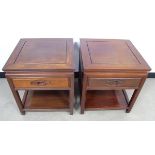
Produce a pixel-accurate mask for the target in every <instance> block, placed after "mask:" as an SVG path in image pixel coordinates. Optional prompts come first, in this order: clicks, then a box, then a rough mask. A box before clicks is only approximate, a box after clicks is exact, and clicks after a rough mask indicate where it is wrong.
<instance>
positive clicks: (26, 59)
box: [3, 38, 74, 72]
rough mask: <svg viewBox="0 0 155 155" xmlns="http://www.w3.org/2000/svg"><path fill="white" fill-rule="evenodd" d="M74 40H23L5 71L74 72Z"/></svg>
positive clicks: (9, 60)
mask: <svg viewBox="0 0 155 155" xmlns="http://www.w3.org/2000/svg"><path fill="white" fill-rule="evenodd" d="M73 68H74V63H73V40H72V39H50V38H49V39H21V40H20V41H19V43H18V44H17V46H16V48H15V49H14V51H13V53H12V55H11V56H10V58H9V59H8V61H7V63H6V64H5V66H4V67H3V70H4V71H13V70H14V71H15V70H16V71H27V70H28V71H30V70H35V71H36V70H41V71H46V70H49V71H50V72H52V71H73Z"/></svg>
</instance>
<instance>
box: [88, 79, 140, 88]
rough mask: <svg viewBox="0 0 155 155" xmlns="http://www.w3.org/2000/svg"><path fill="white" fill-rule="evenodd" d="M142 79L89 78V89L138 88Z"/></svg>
mask: <svg viewBox="0 0 155 155" xmlns="http://www.w3.org/2000/svg"><path fill="white" fill-rule="evenodd" d="M140 80H141V79H140V78H89V79H88V87H90V88H91V87H92V88H93V87H104V88H109V89H110V88H119V89H120V88H138V86H139V84H140Z"/></svg>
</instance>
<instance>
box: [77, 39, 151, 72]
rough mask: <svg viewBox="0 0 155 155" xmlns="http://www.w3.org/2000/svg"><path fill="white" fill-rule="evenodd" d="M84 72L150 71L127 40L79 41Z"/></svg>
mask: <svg viewBox="0 0 155 155" xmlns="http://www.w3.org/2000/svg"><path fill="white" fill-rule="evenodd" d="M80 44H81V49H80V51H81V57H82V63H83V69H84V70H85V71H107V70H108V71H114V70H115V71H116V70H117V71H119V70H120V71H123V70H124V71H150V69H151V68H150V67H149V65H148V64H147V62H146V61H145V60H144V58H143V57H142V56H141V54H140V53H139V52H138V50H137V49H136V48H135V47H134V45H133V44H132V43H131V41H129V40H119V39H80Z"/></svg>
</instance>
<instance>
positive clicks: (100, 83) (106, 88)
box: [80, 39, 150, 114]
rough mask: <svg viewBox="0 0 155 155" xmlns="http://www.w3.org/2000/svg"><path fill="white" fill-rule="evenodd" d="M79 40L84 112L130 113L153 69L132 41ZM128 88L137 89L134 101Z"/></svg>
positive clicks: (82, 110) (82, 107)
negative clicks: (119, 111) (117, 111)
mask: <svg viewBox="0 0 155 155" xmlns="http://www.w3.org/2000/svg"><path fill="white" fill-rule="evenodd" d="M80 42H81V48H80V51H81V52H80V53H81V54H80V55H81V57H80V58H81V64H82V65H81V72H82V73H83V82H82V85H83V87H82V93H81V113H82V114H83V113H84V110H85V109H86V110H87V109H91V110H92V109H126V112H130V111H131V109H132V107H133V105H134V103H135V101H136V99H137V97H138V94H139V93H140V90H141V88H142V86H143V84H144V82H145V79H146V77H147V74H148V72H149V71H150V67H149V65H148V64H147V63H146V61H145V60H144V59H143V57H142V56H141V55H140V53H139V52H138V51H137V49H136V48H135V47H134V45H133V44H132V43H131V42H130V41H129V40H118V39H81V40H80ZM125 89H135V91H134V93H133V96H132V97H131V100H129V99H128V96H127V94H126V91H125ZM90 92H92V93H90ZM114 92H115V93H114ZM116 92H117V93H116Z"/></svg>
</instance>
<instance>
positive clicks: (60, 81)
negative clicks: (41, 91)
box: [13, 77, 70, 89]
mask: <svg viewBox="0 0 155 155" xmlns="http://www.w3.org/2000/svg"><path fill="white" fill-rule="evenodd" d="M13 84H14V86H15V88H16V89H20V88H68V87H70V85H69V79H68V78H47V77H46V78H39V77H38V78H16V79H13Z"/></svg>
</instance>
